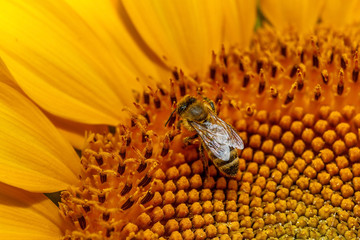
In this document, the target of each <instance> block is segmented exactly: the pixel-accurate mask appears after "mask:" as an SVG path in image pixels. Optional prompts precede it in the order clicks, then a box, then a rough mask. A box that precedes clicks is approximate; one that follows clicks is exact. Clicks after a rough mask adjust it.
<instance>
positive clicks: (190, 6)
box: [122, 0, 223, 73]
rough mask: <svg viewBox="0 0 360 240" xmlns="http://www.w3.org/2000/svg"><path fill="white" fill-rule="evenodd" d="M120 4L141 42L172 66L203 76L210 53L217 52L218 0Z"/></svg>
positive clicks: (219, 30)
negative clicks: (141, 39)
mask: <svg viewBox="0 0 360 240" xmlns="http://www.w3.org/2000/svg"><path fill="white" fill-rule="evenodd" d="M122 4H123V5H122V7H124V9H125V11H126V14H128V17H130V22H131V23H132V24H134V26H135V28H136V30H137V31H138V33H139V34H140V36H141V37H142V38H143V40H144V42H145V43H146V44H147V45H148V46H149V47H150V48H151V49H153V50H154V51H155V52H156V53H157V55H158V57H159V58H161V59H164V62H165V63H167V64H168V65H169V66H171V67H173V66H177V67H180V68H183V69H184V70H185V72H187V73H194V72H198V71H200V72H201V73H202V72H203V71H205V70H207V66H208V64H209V61H210V59H211V51H212V50H215V51H216V52H217V51H218V50H219V49H220V46H221V41H222V36H223V32H222V24H223V19H222V18H223V13H222V3H221V2H220V1H207V2H206V4H204V2H203V1H192V0H173V1H168V0H157V1H152V0H142V1H133V0H124V1H122ZM124 15H125V14H124ZM124 15H123V17H124ZM124 21H126V19H125V20H124Z"/></svg>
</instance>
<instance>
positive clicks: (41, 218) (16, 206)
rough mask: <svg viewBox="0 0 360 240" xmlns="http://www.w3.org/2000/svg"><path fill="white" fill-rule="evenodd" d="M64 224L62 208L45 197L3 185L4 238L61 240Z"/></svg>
mask: <svg viewBox="0 0 360 240" xmlns="http://www.w3.org/2000/svg"><path fill="white" fill-rule="evenodd" d="M64 224H65V223H64V221H63V220H62V218H61V216H60V215H59V209H58V208H57V207H56V206H55V205H54V204H53V203H52V202H51V201H50V200H49V199H47V198H46V197H45V196H44V195H43V194H39V193H30V192H26V191H24V190H21V189H18V188H14V187H11V186H8V185H5V184H3V183H0V236H1V239H33V240H41V239H44V240H48V239H59V238H60V237H61V236H63V232H62V231H63V229H64Z"/></svg>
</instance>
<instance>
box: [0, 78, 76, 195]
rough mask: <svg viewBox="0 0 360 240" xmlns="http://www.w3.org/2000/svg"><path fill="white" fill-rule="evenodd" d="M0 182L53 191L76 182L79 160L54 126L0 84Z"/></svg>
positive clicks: (33, 107)
mask: <svg viewBox="0 0 360 240" xmlns="http://www.w3.org/2000/svg"><path fill="white" fill-rule="evenodd" d="M0 126H1V129H0V142H1V144H0V156H1V158H0V165H1V168H0V181H2V182H4V183H6V184H9V185H12V186H15V187H19V188H23V189H25V190H28V191H32V192H55V191H59V190H62V189H65V188H66V187H67V185H68V184H73V183H75V182H76V181H77V176H78V173H79V171H80V161H79V158H78V157H77V155H76V153H75V151H74V150H73V149H72V147H71V146H70V144H69V143H68V142H67V141H66V140H64V139H63V137H62V136H61V135H60V133H59V132H58V131H57V130H56V128H55V127H54V125H53V124H52V123H51V122H50V121H49V120H48V119H47V118H46V116H45V115H44V114H43V113H42V112H41V111H40V110H39V109H38V108H37V107H36V106H35V105H34V104H33V103H32V102H31V101H30V100H28V99H27V98H25V97H24V95H22V94H20V93H19V92H18V91H16V90H14V89H13V88H11V87H9V86H8V85H6V84H5V83H0Z"/></svg>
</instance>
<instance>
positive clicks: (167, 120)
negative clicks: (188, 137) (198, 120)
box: [165, 108, 176, 127]
mask: <svg viewBox="0 0 360 240" xmlns="http://www.w3.org/2000/svg"><path fill="white" fill-rule="evenodd" d="M175 111H176V108H175V109H174V110H173V111H172V112H171V114H170V117H169V119H168V120H167V121H166V123H165V127H166V125H167V124H168V123H169V121H170V119H171V117H172V116H173V114H174V112H175Z"/></svg>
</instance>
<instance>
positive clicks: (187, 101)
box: [177, 95, 196, 116]
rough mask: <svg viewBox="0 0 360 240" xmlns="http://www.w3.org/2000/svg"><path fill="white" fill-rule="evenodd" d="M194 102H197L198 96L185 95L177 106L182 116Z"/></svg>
mask: <svg viewBox="0 0 360 240" xmlns="http://www.w3.org/2000/svg"><path fill="white" fill-rule="evenodd" d="M194 102H196V98H194V97H191V96H188V95H187V96H185V97H184V98H183V99H182V100H181V101H180V102H179V104H178V106H177V113H178V114H179V115H180V116H181V115H182V114H183V113H184V112H185V111H186V109H188V107H189V106H191V105H192V104H193V103H194Z"/></svg>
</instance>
